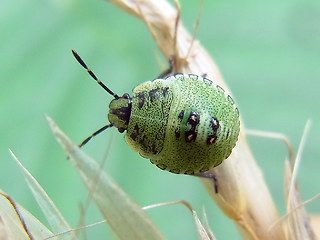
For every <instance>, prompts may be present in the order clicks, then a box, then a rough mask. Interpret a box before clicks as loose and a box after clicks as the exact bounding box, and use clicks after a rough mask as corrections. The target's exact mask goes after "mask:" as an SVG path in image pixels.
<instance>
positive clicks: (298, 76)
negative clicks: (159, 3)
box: [0, 0, 320, 239]
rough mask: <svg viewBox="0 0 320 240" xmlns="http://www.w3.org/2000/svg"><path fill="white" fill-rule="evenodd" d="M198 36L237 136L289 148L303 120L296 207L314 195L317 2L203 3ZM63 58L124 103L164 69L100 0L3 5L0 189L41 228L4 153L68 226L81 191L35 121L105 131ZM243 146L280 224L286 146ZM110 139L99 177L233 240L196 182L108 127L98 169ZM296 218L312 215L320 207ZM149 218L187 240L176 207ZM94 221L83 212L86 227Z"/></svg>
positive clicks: (88, 83) (318, 127)
mask: <svg viewBox="0 0 320 240" xmlns="http://www.w3.org/2000/svg"><path fill="white" fill-rule="evenodd" d="M180 2H181V6H182V20H183V21H184V24H185V26H186V27H187V28H188V29H189V30H192V26H193V24H194V23H195V21H196V16H197V11H198V7H199V1H186V0H181V1H180ZM197 38H198V39H199V40H200V42H201V43H202V44H203V45H204V47H205V48H206V49H207V50H208V52H209V53H210V54H212V55H213V57H214V59H215V60H216V62H217V64H218V66H219V67H220V70H221V72H222V74H223V75H224V78H225V80H226V82H227V84H228V85H229V87H230V89H231V90H232V92H233V96H234V98H235V99H236V100H237V103H238V105H239V109H240V111H241V115H242V118H243V120H244V124H245V126H246V127H247V128H250V129H259V130H267V131H274V132H280V133H284V134H286V135H287V136H288V137H289V138H290V140H291V142H292V144H293V146H294V148H295V150H296V149H297V147H298V144H299V141H300V137H301V135H302V131H303V128H304V125H305V123H306V121H307V119H311V120H312V126H311V130H310V132H309V135H308V138H307V142H306V145H305V148H304V152H303V155H302V159H303V161H302V163H301V166H300V169H299V174H298V180H299V182H300V188H301V192H302V198H303V199H304V200H306V199H309V198H311V197H312V196H313V195H315V194H316V193H319V192H320V191H319V190H320V187H319V184H318V183H319V171H320V161H319V157H320V147H319V140H320V137H319V135H320V110H319V100H320V97H319V90H320V2H319V1H318V0H306V1H300V0H283V1H276V0H271V1H252V0H251V1H249V0H244V1H234V0H233V1H232V0H231V1H222V0H215V1H205V2H204V5H203V11H202V14H201V19H200V25H199V29H198V35H197ZM70 49H75V50H77V51H78V53H79V54H80V55H81V56H82V57H83V58H84V59H85V60H86V62H87V63H88V65H89V66H90V67H91V68H92V69H93V70H94V72H95V73H96V75H97V76H99V77H100V79H102V80H103V81H104V82H105V83H106V84H107V85H108V86H109V87H110V88H111V89H112V90H114V91H115V92H116V93H118V94H122V93H124V92H129V93H131V91H132V89H133V88H134V87H135V86H136V85H138V84H140V83H142V82H144V81H147V80H151V79H154V78H155V77H156V76H157V75H158V74H159V73H160V72H161V71H162V70H163V69H161V67H159V64H158V61H157V58H158V57H161V53H160V52H159V51H158V49H157V46H156V45H155V43H154V42H153V39H152V38H151V37H150V35H149V33H148V30H147V28H146V27H145V25H144V24H143V23H142V22H141V21H140V20H138V19H136V18H134V17H132V16H129V15H127V14H126V13H124V12H122V11H120V10H119V9H117V8H116V7H115V6H113V5H112V4H110V3H108V2H106V1H101V0H95V1H90V0H78V1H75V0H48V1H37V0H30V1H23V0H14V1H9V0H5V1H2V4H1V8H0V68H1V77H0V84H1V85H0V111H1V113H0V114H1V117H0V123H1V124H0V127H1V138H0V141H1V143H0V159H1V160H0V188H1V189H3V190H4V191H6V192H7V193H8V194H10V195H11V196H12V197H13V198H14V199H15V200H16V201H17V202H19V203H21V204H22V205H23V206H24V207H25V208H26V209H28V210H30V211H31V212H32V213H33V214H34V215H36V216H37V217H38V218H39V219H40V220H41V221H44V222H45V220H44V218H43V216H42V214H41V213H40V211H39V209H38V207H37V204H36V202H35V201H34V199H33V197H32V195H31V193H30V191H29V189H28V188H27V187H26V183H25V182H24V180H23V178H22V176H21V174H20V172H19V170H18V168H17V167H16V165H15V163H14V161H13V160H12V158H11V156H10V155H9V153H8V148H11V149H12V150H13V152H14V153H15V154H16V155H17V156H18V158H19V159H20V160H21V161H22V163H23V164H24V166H25V167H26V168H27V169H29V171H31V173H32V174H33V176H34V177H36V178H37V179H38V181H39V182H40V184H41V185H42V186H43V187H44V188H45V189H46V191H47V192H48V194H49V195H50V196H51V198H52V199H53V201H54V202H55V203H56V205H57V207H58V208H59V209H60V210H61V212H62V213H63V215H64V216H65V217H66V219H67V220H68V221H69V222H70V224H71V225H72V226H76V223H77V220H78V218H79V208H78V204H79V203H80V202H82V201H83V200H84V199H85V198H86V196H87V194H86V190H85V189H84V187H83V186H82V183H81V181H80V180H79V177H78V176H77V174H76V172H75V170H74V168H73V167H72V165H71V163H70V162H69V161H67V160H66V156H65V153H64V152H63V150H62V149H61V147H60V146H59V145H58V143H57V142H56V141H55V139H54V137H53V136H52V134H51V132H50V130H49V127H48V125H47V122H46V120H45V115H46V114H47V115H49V116H51V117H52V118H53V119H54V120H55V121H56V122H57V123H58V125H59V126H60V127H61V128H62V129H63V130H64V131H65V132H66V133H67V134H68V135H69V136H70V137H71V138H72V139H73V140H74V141H75V142H77V143H79V142H81V141H82V140H83V139H84V138H85V137H87V136H88V135H89V134H90V133H92V132H93V131H94V130H96V129H98V128H99V127H101V126H103V125H104V124H106V123H107V118H106V115H107V111H108V103H109V101H110V100H111V96H109V95H107V94H106V93H105V92H104V91H103V90H102V89H101V88H100V87H99V86H98V85H96V83H94V81H93V80H92V79H90V77H89V76H88V75H87V74H86V73H85V71H84V70H83V69H82V68H81V66H80V65H79V64H78V63H77V62H76V61H75V59H74V58H73V57H72V55H71V53H70ZM163 60H164V59H163ZM164 61H165V60H164ZM248 140H249V143H250V146H251V147H252V151H253V153H254V155H255V157H256V159H257V162H258V164H259V165H260V166H261V169H262V171H263V174H264V176H265V179H266V181H267V184H268V186H269V187H270V191H271V193H272V196H273V197H274V200H275V202H276V204H277V206H278V207H279V210H280V213H281V214H283V213H284V197H283V160H284V159H285V158H286V157H287V150H286V148H285V145H284V144H283V143H282V142H281V141H278V140H270V139H263V138H256V137H248ZM110 141H112V145H111V148H110V150H109V151H108V159H107V164H106V169H107V171H108V172H109V173H110V174H111V175H112V176H113V178H114V179H116V181H118V182H119V184H120V185H121V186H122V187H123V188H124V189H125V191H126V192H128V193H129V194H130V195H131V196H132V197H133V198H134V199H135V200H136V201H137V202H138V203H139V204H141V205H142V206H145V205H149V204H154V203H159V202H166V201H172V200H180V199H184V200H186V201H188V202H189V203H191V205H192V206H193V207H194V208H195V210H196V211H198V212H200V211H201V209H202V207H205V209H206V211H207V214H208V220H209V223H210V226H211V228H212V230H213V232H214V233H215V235H216V236H217V237H218V239H239V236H238V233H237V230H236V227H235V225H234V224H233V223H232V222H231V221H230V220H229V219H227V218H226V217H225V216H224V215H223V214H222V213H221V211H220V210H219V209H218V208H217V207H216V205H215V203H214V202H212V200H211V198H210V197H209V196H208V194H207V193H206V192H205V190H204V189H203V188H202V185H201V183H200V181H199V180H198V179H196V178H193V177H189V176H180V175H173V174H170V173H167V172H164V171H160V170H159V169H158V168H156V167H155V166H153V165H152V164H150V163H149V161H148V160H146V159H143V158H141V157H140V156H139V154H137V153H135V152H133V151H132V150H131V149H130V148H129V147H128V146H127V145H126V144H125V140H124V139H123V134H118V132H117V130H116V129H112V130H109V131H108V132H105V133H104V134H101V135H100V136H98V137H96V138H95V139H94V140H93V141H92V142H91V143H90V144H88V145H87V146H86V147H85V150H86V151H87V152H88V153H89V154H90V155H92V156H94V157H95V158H96V159H98V160H100V159H102V158H103V156H104V154H105V153H106V151H107V149H106V146H107V145H108V143H110ZM243 161H246V159H243ZM315 183H317V184H315ZM306 208H307V211H308V212H310V213H318V214H319V212H320V204H319V200H318V201H317V202H313V203H311V204H308V206H307V207H306ZM148 212H149V213H150V215H151V216H152V218H153V219H154V220H155V222H156V223H157V224H158V225H159V227H160V229H161V230H162V231H163V233H164V234H165V235H166V236H167V237H168V238H169V239H178V238H179V239H196V238H197V233H196V228H195V224H194V221H193V218H192V216H191V215H190V214H189V212H187V210H186V209H184V208H183V207H181V206H169V207H162V208H161V209H152V210H149V211H148ZM99 220H101V216H100V215H99V213H98V212H97V210H96V209H95V207H94V206H93V204H92V207H91V208H90V209H89V211H88V216H87V223H92V222H96V221H99ZM87 232H88V235H89V239H93V238H94V237H96V239H97V238H98V239H106V237H102V236H109V237H111V236H112V234H111V233H110V231H109V230H108V228H107V227H106V226H105V225H101V226H98V227H94V228H91V229H88V230H87ZM102 234H103V235H102ZM98 236H99V237H98Z"/></svg>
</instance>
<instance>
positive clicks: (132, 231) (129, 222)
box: [48, 118, 164, 240]
mask: <svg viewBox="0 0 320 240" xmlns="http://www.w3.org/2000/svg"><path fill="white" fill-rule="evenodd" d="M48 122H49V125H50V127H51V130H52V132H53V134H54V135H55V137H56V138H57V140H58V141H59V142H60V143H61V145H62V146H63V147H64V149H65V150H66V152H67V154H68V156H69V157H70V160H71V162H72V163H73V164H74V165H75V167H76V169H77V171H78V173H79V175H80V177H81V179H82V181H83V183H84V184H85V186H86V187H87V189H88V191H89V192H90V193H92V199H93V201H94V202H95V203H96V205H97V207H98V208H99V210H100V212H101V214H102V215H103V217H104V218H105V219H106V221H107V223H108V225H109V226H110V228H111V229H112V231H113V232H114V233H115V234H116V235H117V237H118V238H119V239H133V240H134V239H137V240H140V239H164V236H163V235H162V233H161V232H160V230H159V229H158V228H157V227H156V226H155V225H154V223H153V222H152V220H151V219H150V218H149V216H148V215H147V214H146V213H145V212H144V211H143V210H142V209H141V207H140V206H139V205H138V204H137V203H135V202H134V201H133V200H132V199H131V198H130V197H129V196H128V195H127V194H126V193H125V192H124V191H123V190H122V189H121V188H120V187H119V186H118V185H117V184H116V182H114V180H113V179H112V178H111V177H110V176H109V175H108V174H107V173H106V172H104V171H101V169H100V166H99V164H98V163H97V162H95V161H94V160H93V159H91V158H90V157H89V156H87V155H86V154H85V153H84V152H82V151H81V150H80V148H79V147H78V146H77V145H76V144H74V143H73V142H71V140H70V139H69V138H68V137H67V136H66V135H65V134H64V133H63V132H62V131H61V130H60V129H59V128H58V126H57V125H56V124H55V123H54V122H53V121H52V120H51V119H50V118H48Z"/></svg>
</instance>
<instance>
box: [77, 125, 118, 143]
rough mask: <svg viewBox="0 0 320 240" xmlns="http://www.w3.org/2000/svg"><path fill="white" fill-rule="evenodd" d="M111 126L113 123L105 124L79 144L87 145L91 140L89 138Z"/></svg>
mask: <svg viewBox="0 0 320 240" xmlns="http://www.w3.org/2000/svg"><path fill="white" fill-rule="evenodd" d="M110 127H113V124H112V123H110V124H108V125H105V126H103V127H102V128H100V129H98V130H97V131H95V132H94V133H92V134H91V135H90V136H89V137H87V138H86V139H85V140H83V141H82V143H80V144H79V147H80V148H81V147H82V146H83V145H85V144H86V143H87V142H89V140H91V138H93V137H94V136H96V135H98V134H99V133H101V132H103V131H104V130H106V129H107V128H110Z"/></svg>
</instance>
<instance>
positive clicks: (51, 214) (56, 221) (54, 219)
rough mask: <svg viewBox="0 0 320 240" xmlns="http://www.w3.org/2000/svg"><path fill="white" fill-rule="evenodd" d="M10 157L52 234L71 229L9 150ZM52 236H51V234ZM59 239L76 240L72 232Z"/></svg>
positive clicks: (43, 191)
mask: <svg viewBox="0 0 320 240" xmlns="http://www.w3.org/2000/svg"><path fill="white" fill-rule="evenodd" d="M10 153H11V155H12V156H13V158H14V159H15V160H16V162H17V164H18V166H19V168H20V170H21V171H22V174H23V176H24V178H25V180H26V182H27V184H28V186H29V188H30V190H31V191H32V194H33V196H34V198H35V199H36V201H37V203H38V205H39V207H40V208H41V210H42V212H43V214H44V216H45V217H46V219H47V221H48V223H49V224H50V226H51V228H52V229H53V232H55V233H58V232H65V231H68V230H70V229H71V227H70V226H69V224H68V222H67V221H66V220H65V219H64V217H63V216H62V214H61V213H60V211H59V210H58V209H57V207H56V206H55V204H54V203H53V201H52V200H51V199H50V197H49V196H48V195H47V193H46V192H45V190H44V189H43V188H42V187H41V186H40V184H39V183H38V182H37V180H36V179H35V178H34V177H33V176H32V175H31V173H30V172H29V171H28V170H27V169H26V168H25V167H24V166H23V165H22V164H21V162H20V161H19V160H18V158H17V157H16V156H15V155H14V153H13V152H12V151H11V150H10ZM52 236H53V234H52ZM61 239H77V238H76V236H75V235H74V233H73V232H71V233H70V234H69V235H65V236H63V237H61Z"/></svg>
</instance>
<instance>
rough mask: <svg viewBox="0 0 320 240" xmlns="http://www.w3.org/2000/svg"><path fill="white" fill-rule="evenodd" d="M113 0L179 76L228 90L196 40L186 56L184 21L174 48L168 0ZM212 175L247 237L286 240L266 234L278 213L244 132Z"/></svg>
mask: <svg viewBox="0 0 320 240" xmlns="http://www.w3.org/2000/svg"><path fill="white" fill-rule="evenodd" d="M110 2H111V3H113V4H115V5H116V6H118V7H119V8H121V9H123V10H125V11H127V12H128V13H130V14H132V15H134V16H136V17H138V18H141V19H142V20H143V21H144V22H145V23H146V25H147V27H148V28H149V30H150V33H151V34H152V36H153V38H154V40H155V41H156V42H157V44H158V46H159V48H160V50H161V51H162V53H163V54H164V56H165V57H166V58H168V57H169V56H170V55H172V54H173V53H174V54H175V61H176V62H175V63H176V66H175V68H176V69H175V72H183V73H194V74H198V75H203V74H206V75H207V77H208V78H209V79H211V80H213V81H215V82H216V83H217V84H219V85H221V86H223V87H224V88H225V90H226V91H227V92H230V91H229V90H228V88H227V87H226V85H225V83H224V81H223V78H222V76H221V74H220V72H219V69H218V67H217V66H216V64H215V63H214V61H213V60H212V59H211V57H210V55H209V54H208V53H207V52H206V50H205V49H204V48H203V47H202V46H201V45H200V44H199V42H198V41H195V42H194V43H193V47H192V49H191V51H190V54H189V55H188V52H189V49H190V45H191V43H192V37H191V36H190V34H189V33H188V32H187V31H186V30H185V28H184V27H183V26H182V25H181V22H179V24H178V29H177V34H176V38H177V39H176V40H177V41H176V48H175V44H174V39H175V23H176V17H177V10H176V8H175V7H173V6H172V5H170V4H169V3H168V2H167V1H165V0H161V1H160V0H110ZM242 126H243V124H242ZM211 171H212V172H213V173H215V174H216V175H217V178H218V181H219V194H215V192H214V188H213V183H212V181H210V180H207V179H201V180H202V182H203V184H204V186H205V188H206V189H207V191H208V192H209V194H210V195H211V197H212V198H213V199H214V200H215V202H216V203H217V204H218V205H219V207H220V208H221V209H222V210H223V211H224V213H225V214H226V215H227V216H229V217H230V218H231V219H233V220H234V221H235V222H236V224H237V226H238V228H239V231H240V233H241V235H242V237H243V238H244V239H262V240H263V239H273V240H276V239H285V235H284V231H283V227H282V225H280V224H279V225H276V226H275V227H273V228H272V229H271V230H270V231H268V229H269V226H271V225H272V223H274V222H275V221H276V220H277V219H278V218H279V214H278V211H277V209H276V207H275V205H274V203H273V201H272V198H271V196H270V193H269V191H268V189H267V187H266V184H265V182H264V179H263V176H262V173H261V170H260V169H259V168H258V166H257V164H256V162H255V160H254V158H253V156H252V153H251V151H250V148H249V146H248V144H247V141H246V138H245V136H244V133H243V129H242V130H241V131H240V136H239V141H238V143H237V146H236V147H235V149H234V150H233V153H232V154H231V156H230V157H229V158H228V159H227V160H226V161H224V163H223V164H221V165H220V166H219V167H217V168H215V169H212V170H211Z"/></svg>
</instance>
